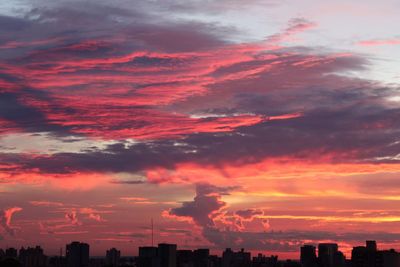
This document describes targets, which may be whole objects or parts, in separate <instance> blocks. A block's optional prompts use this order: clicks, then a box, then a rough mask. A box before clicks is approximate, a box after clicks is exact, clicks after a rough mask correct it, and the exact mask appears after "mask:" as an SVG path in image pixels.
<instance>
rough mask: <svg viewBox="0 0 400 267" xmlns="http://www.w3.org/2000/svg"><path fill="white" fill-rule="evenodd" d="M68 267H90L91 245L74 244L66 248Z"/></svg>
mask: <svg viewBox="0 0 400 267" xmlns="http://www.w3.org/2000/svg"><path fill="white" fill-rule="evenodd" d="M66 258H67V267H89V245H88V244H86V243H80V242H72V243H70V244H68V245H67V246H66Z"/></svg>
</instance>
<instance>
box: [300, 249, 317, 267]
mask: <svg viewBox="0 0 400 267" xmlns="http://www.w3.org/2000/svg"><path fill="white" fill-rule="evenodd" d="M300 262H301V265H302V266H303V267H315V266H317V254H316V248H315V247H314V246H311V245H304V246H302V247H301V248H300Z"/></svg>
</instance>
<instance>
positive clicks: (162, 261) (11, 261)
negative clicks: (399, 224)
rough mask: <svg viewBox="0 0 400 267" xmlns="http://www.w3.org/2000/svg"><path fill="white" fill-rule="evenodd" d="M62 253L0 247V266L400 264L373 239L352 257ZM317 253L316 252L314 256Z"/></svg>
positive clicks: (327, 251) (72, 248) (74, 249)
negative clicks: (283, 257) (279, 258)
mask: <svg viewBox="0 0 400 267" xmlns="http://www.w3.org/2000/svg"><path fill="white" fill-rule="evenodd" d="M66 247H67V250H66V255H65V257H64V256H63V255H62V253H60V255H59V256H53V257H50V258H49V259H48V260H47V257H46V256H45V255H44V252H43V250H42V248H41V247H39V246H37V247H33V248H31V247H28V248H23V247H22V248H21V249H20V250H19V253H18V251H17V250H16V249H14V248H8V249H6V250H5V251H4V250H2V249H1V248H0V267H110V266H113V267H400V253H398V252H396V251H395V250H394V249H390V250H379V249H378V246H377V244H376V242H375V241H373V240H368V241H366V243H365V246H356V247H353V250H352V252H351V260H346V258H345V256H344V255H343V253H342V252H341V251H340V250H339V247H338V245H337V244H335V243H321V244H318V250H317V249H316V247H315V246H313V245H303V246H302V247H301V248H300V251H299V252H300V260H284V261H282V260H278V256H273V255H272V256H265V255H263V254H258V255H257V256H255V257H253V258H252V257H251V253H250V252H247V251H245V250H244V249H241V250H239V251H234V250H232V249H230V248H227V249H226V250H225V251H223V253H222V255H221V256H217V255H210V250H209V249H207V248H201V249H195V250H188V249H181V250H177V245H176V244H165V243H163V244H158V246H157V247H139V255H138V256H137V257H121V253H120V251H119V250H117V249H116V248H111V249H109V250H107V251H106V253H105V256H103V257H92V258H89V245H88V244H85V243H80V242H72V243H70V244H68V245H67V246H66ZM317 255H318V256H317Z"/></svg>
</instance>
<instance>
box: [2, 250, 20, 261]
mask: <svg viewBox="0 0 400 267" xmlns="http://www.w3.org/2000/svg"><path fill="white" fill-rule="evenodd" d="M5 257H6V258H11V259H16V258H17V257H18V251H17V249H15V248H7V249H6V252H5Z"/></svg>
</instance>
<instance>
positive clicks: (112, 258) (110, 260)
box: [106, 248, 121, 267]
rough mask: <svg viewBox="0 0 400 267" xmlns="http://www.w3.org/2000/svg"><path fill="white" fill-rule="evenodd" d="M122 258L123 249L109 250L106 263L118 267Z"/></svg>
mask: <svg viewBox="0 0 400 267" xmlns="http://www.w3.org/2000/svg"><path fill="white" fill-rule="evenodd" d="M120 259H121V251H119V250H117V249H116V248H112V249H110V250H107V252H106V264H107V265H108V266H112V267H117V266H118V265H119V262H120Z"/></svg>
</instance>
